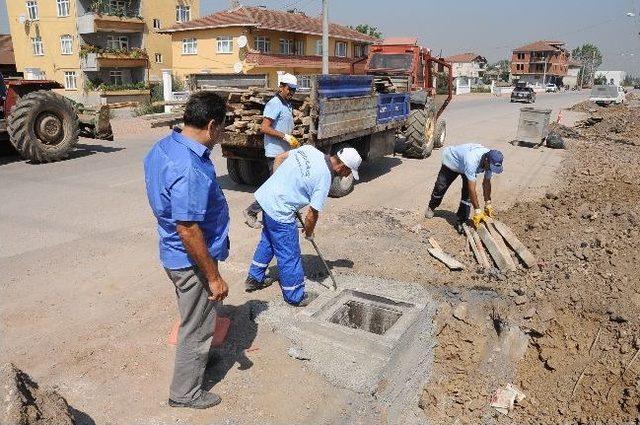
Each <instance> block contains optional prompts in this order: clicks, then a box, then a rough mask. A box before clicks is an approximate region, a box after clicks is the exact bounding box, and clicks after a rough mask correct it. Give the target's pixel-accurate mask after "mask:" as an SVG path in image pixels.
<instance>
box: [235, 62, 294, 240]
mask: <svg viewBox="0 0 640 425" xmlns="http://www.w3.org/2000/svg"><path fill="white" fill-rule="evenodd" d="M297 89H298V79H297V78H296V77H295V76H294V75H292V74H284V75H283V76H282V77H280V86H279V87H278V93H277V94H276V95H275V97H274V98H273V99H271V100H270V101H269V102H267V104H266V105H265V107H264V111H263V112H262V115H263V117H264V118H263V120H262V126H261V128H260V131H261V132H262V134H264V154H265V156H266V157H267V162H268V164H269V172H270V173H273V161H274V159H275V158H276V157H277V156H278V155H280V154H282V153H285V152H288V151H289V149H296V148H298V147H300V142H298V139H296V138H295V137H293V136H292V135H291V132H292V131H293V127H294V123H293V106H291V98H292V96H293V95H294V94H295V92H296V90H297ZM259 213H260V205H258V203H257V202H254V203H253V204H251V205H250V206H249V208H247V209H246V210H244V212H243V214H244V219H245V223H247V225H248V226H249V227H253V228H256V229H259V228H260V223H258V214H259Z"/></svg>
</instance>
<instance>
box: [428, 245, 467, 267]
mask: <svg viewBox="0 0 640 425" xmlns="http://www.w3.org/2000/svg"><path fill="white" fill-rule="evenodd" d="M429 243H430V244H431V246H432V248H428V249H427V251H429V254H431V255H432V256H433V257H434V258H435V259H437V260H439V261H440V262H442V263H443V264H444V265H445V266H447V267H448V268H449V270H452V271H459V270H463V269H464V265H463V264H462V263H461V262H459V261H458V260H456V259H455V258H453V257H452V256H450V255H449V254H447V253H446V252H444V251H443V250H442V248H441V247H440V245H439V244H438V242H436V241H435V239H433V238H429Z"/></svg>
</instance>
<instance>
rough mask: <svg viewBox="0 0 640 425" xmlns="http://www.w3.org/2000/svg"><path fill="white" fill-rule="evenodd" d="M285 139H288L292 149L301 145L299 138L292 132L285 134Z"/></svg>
mask: <svg viewBox="0 0 640 425" xmlns="http://www.w3.org/2000/svg"><path fill="white" fill-rule="evenodd" d="M284 140H286V141H287V143H289V146H291V149H297V148H299V147H300V142H299V141H298V139H296V138H295V137H293V136H292V135H290V134H285V135H284Z"/></svg>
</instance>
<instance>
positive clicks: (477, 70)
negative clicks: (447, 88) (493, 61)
mask: <svg viewBox="0 0 640 425" xmlns="http://www.w3.org/2000/svg"><path fill="white" fill-rule="evenodd" d="M444 60H445V61H447V62H449V63H450V64H451V72H452V74H453V79H454V81H455V80H456V79H458V78H462V79H465V80H466V82H467V81H468V83H469V84H471V85H472V86H475V85H477V84H480V83H482V77H483V76H484V72H485V70H486V68H487V59H486V58H485V57H484V56H481V55H479V54H477V53H471V52H469V53H460V54H457V55H453V56H447V57H446V58H444Z"/></svg>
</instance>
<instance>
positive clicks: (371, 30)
mask: <svg viewBox="0 0 640 425" xmlns="http://www.w3.org/2000/svg"><path fill="white" fill-rule="evenodd" d="M349 28H351V29H352V30H356V31H358V32H361V33H362V34H366V35H368V36H370V37H374V38H382V33H381V32H380V31H378V27H372V26H371V25H368V24H360V25H356V26H355V27H351V26H350V27H349Z"/></svg>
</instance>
